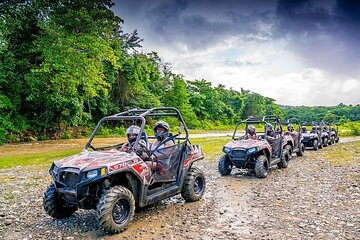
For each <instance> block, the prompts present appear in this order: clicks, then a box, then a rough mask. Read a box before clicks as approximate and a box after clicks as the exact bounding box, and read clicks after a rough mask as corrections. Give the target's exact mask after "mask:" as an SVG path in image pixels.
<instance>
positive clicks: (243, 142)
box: [224, 139, 266, 149]
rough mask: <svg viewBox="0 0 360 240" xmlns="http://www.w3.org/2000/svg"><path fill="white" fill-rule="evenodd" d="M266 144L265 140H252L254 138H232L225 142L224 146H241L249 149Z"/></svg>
mask: <svg viewBox="0 0 360 240" xmlns="http://www.w3.org/2000/svg"><path fill="white" fill-rule="evenodd" d="M264 144H265V145H266V141H265V140H254V139H246V140H245V139H242V140H232V141H231V142H229V143H227V144H226V145H225V146H224V147H227V148H232V149H234V148H243V149H249V148H253V147H260V146H262V145H264Z"/></svg>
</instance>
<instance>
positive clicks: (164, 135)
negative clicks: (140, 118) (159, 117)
mask: <svg viewBox="0 0 360 240" xmlns="http://www.w3.org/2000/svg"><path fill="white" fill-rule="evenodd" d="M158 128H163V129H164V132H157V131H156V130H157V129H158ZM169 130H170V127H169V124H168V123H167V122H164V121H158V122H156V123H155V126H154V133H155V137H156V139H157V140H158V141H163V140H164V139H165V138H167V137H168V136H169Z"/></svg>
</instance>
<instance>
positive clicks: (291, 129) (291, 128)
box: [287, 123, 294, 132]
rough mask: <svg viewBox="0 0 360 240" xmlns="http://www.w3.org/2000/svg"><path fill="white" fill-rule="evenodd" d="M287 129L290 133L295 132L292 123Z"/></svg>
mask: <svg viewBox="0 0 360 240" xmlns="http://www.w3.org/2000/svg"><path fill="white" fill-rule="evenodd" d="M287 129H288V131H289V132H293V131H294V126H293V125H292V124H291V123H289V124H288V125H287Z"/></svg>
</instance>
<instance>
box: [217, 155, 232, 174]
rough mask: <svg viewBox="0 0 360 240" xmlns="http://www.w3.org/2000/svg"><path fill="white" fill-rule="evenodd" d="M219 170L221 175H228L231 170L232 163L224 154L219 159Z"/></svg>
mask: <svg viewBox="0 0 360 240" xmlns="http://www.w3.org/2000/svg"><path fill="white" fill-rule="evenodd" d="M218 168H219V172H220V174H221V175H222V176H227V175H230V173H231V170H232V164H231V162H230V161H229V160H228V158H227V157H226V155H224V156H222V157H221V158H220V159H219V165H218Z"/></svg>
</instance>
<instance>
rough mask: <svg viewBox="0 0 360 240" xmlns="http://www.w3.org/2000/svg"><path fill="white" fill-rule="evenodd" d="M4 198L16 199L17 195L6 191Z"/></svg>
mask: <svg viewBox="0 0 360 240" xmlns="http://www.w3.org/2000/svg"><path fill="white" fill-rule="evenodd" d="M4 199H6V200H12V199H15V195H14V194H12V193H5V194H4Z"/></svg>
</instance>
